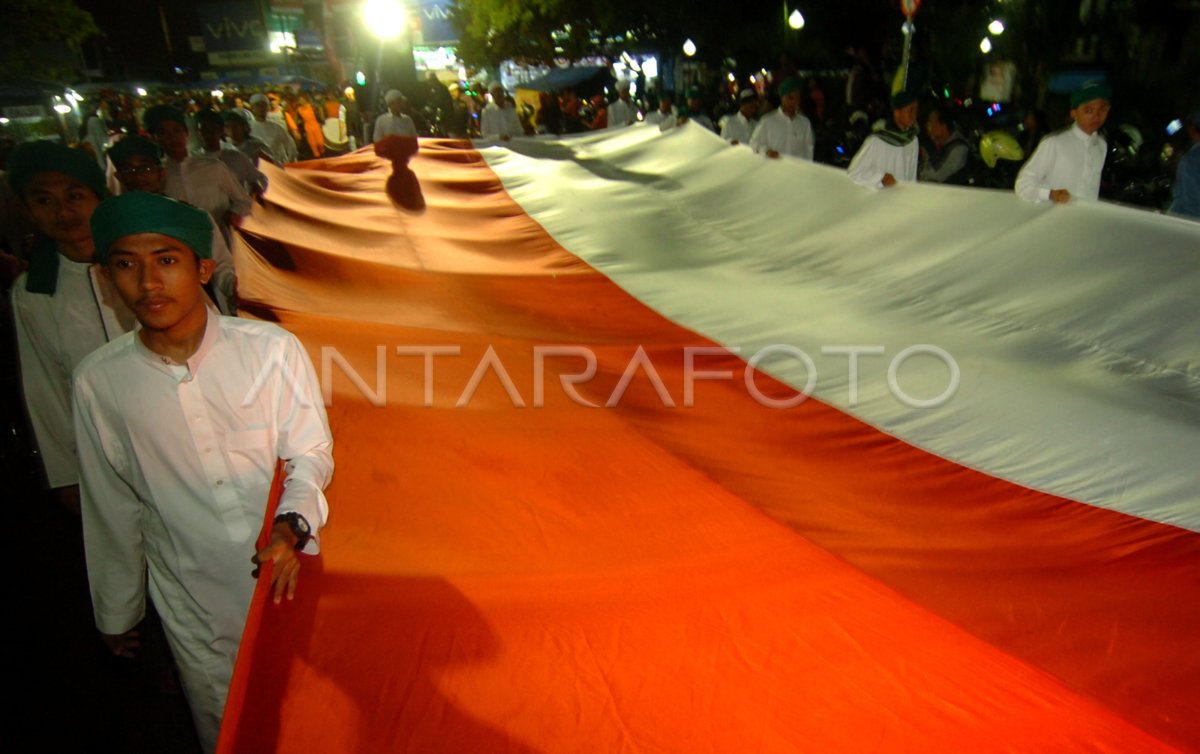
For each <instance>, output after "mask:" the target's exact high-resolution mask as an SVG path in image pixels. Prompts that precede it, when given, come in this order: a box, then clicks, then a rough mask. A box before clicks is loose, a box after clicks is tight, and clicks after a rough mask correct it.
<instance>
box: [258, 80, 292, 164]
mask: <svg viewBox="0 0 1200 754" xmlns="http://www.w3.org/2000/svg"><path fill="white" fill-rule="evenodd" d="M250 111H251V112H252V113H254V122H253V123H251V124H250V134H251V135H252V136H255V137H256V138H258V139H260V140H261V141H262V143H264V144H266V145H267V148H268V149H270V150H271V154H272V155H274V156H275V158H276V159H277V160H278V161H280V162H282V163H288V162H295V161H296V141H295V139H293V138H292V137H291V136H290V135H289V134H288V131H287V128H286V127H284V126H282V125H280V124H279V123H276V122H275V121H274V120H271V119H270V118H268V117H267V116H268V114H269V113H270V112H271V100H269V99H267V95H265V94H262V93H261V92H260V93H257V94H254V95H252V96H251V97H250Z"/></svg>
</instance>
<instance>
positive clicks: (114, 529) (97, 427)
mask: <svg viewBox="0 0 1200 754" xmlns="http://www.w3.org/2000/svg"><path fill="white" fill-rule="evenodd" d="M75 432H76V436H77V439H78V443H79V467H80V475H81V480H82V492H83V495H82V499H83V534H84V545H85V549H86V554H87V564H88V577H89V580H90V582H91V591H92V602H93V606H94V609H95V616H96V625H97V627H98V628H99V629H100V631H101V632H103V633H106V634H120V633H124V632H125V631H127V630H129V629H130V628H132V627H133V626H134V625H136V624H137V623H138V622H139V621H140V620H141V619H142V617H143V615H144V609H145V584H146V571H147V568H148V569H149V573H150V578H149V588H150V593H151V596H152V597H153V599H154V604H155V607H156V608H157V609H158V612H159V614H160V616H161V617H162V620H163V625H164V627H165V628H166V633H167V638H168V640H169V642H170V645H171V650H172V653H173V654H174V656H175V660H176V662H177V664H178V665H179V670H180V678H181V680H182V682H183V687H184V691H185V693H186V695H187V698H188V704H189V705H190V706H191V708H192V716H193V719H194V720H195V723H196V728H197V731H198V732H199V734H200V739H201V743H202V744H203V746H204V748H205V750H206V751H212V750H213V749H214V748H215V746H216V741H217V734H218V732H219V730H220V721H221V715H222V712H223V710H224V704H225V696H226V693H227V692H228V688H229V681H230V679H231V677H232V673H233V662H234V658H235V657H236V655H237V648H238V644H239V642H240V641H241V635H242V628H243V626H244V624H245V621H246V614H247V612H248V610H249V606H250V598H251V596H252V594H253V592H254V585H255V581H254V579H253V578H252V577H251V575H250V572H251V568H252V566H251V563H250V557H251V556H252V555H253V554H254V552H255V538H256V537H257V535H258V533H259V530H260V529H261V527H262V525H263V518H264V516H265V508H266V503H267V497H268V493H269V490H270V486H271V480H272V476H273V474H274V470H275V465H276V459H277V458H282V459H284V460H285V466H284V469H285V473H286V475H287V476H286V480H285V483H284V484H285V490H284V493H283V496H282V498H281V499H280V501H279V506H278V509H277V513H281V512H286V511H296V512H298V513H300V514H301V515H302V516H304V518H305V519H307V520H308V522H309V523H310V525H311V526H312V528H313V530H314V531H316V530H317V529H319V528H320V526H321V525H323V524H324V523H325V519H326V515H327V513H328V506H327V503H326V500H325V496H324V494H323V492H322V490H323V489H324V488H325V486H326V485H327V484H328V483H329V480H330V477H331V475H332V473H333V457H332V455H331V451H332V448H333V440H332V437H331V435H330V432H329V425H328V421H327V419H326V416H325V409H324V406H323V404H322V398H321V388H320V385H319V384H318V382H317V376H316V373H315V371H314V370H313V366H312V363H311V362H310V361H309V359H308V356H307V354H306V353H305V352H304V349H303V347H302V346H301V345H300V343H299V341H297V340H296V338H295V337H294V336H292V335H291V334H290V333H287V332H285V331H284V330H282V329H280V328H279V327H276V326H275V325H272V324H270V323H266V322H252V321H247V320H240V319H233V318H229V317H219V316H216V315H212V314H210V315H209V318H208V325H207V328H206V330H205V334H204V339H203V341H202V342H201V344H200V347H199V348H198V349H197V351H196V353H195V354H194V355H193V356H192V357H191V358H190V359H189V360H188V361H187V363H186V364H184V365H175V364H172V363H171V362H170V361H169V360H167V359H165V358H164V357H162V356H159V355H158V354H155V353H153V352H152V351H150V350H149V349H148V348H146V346H145V345H143V343H142V341H141V339H140V338H139V337H138V335H137V333H128V334H127V335H125V336H123V337H121V338H119V339H118V340H116V341H113V342H112V343H110V344H108V345H107V346H105V347H103V348H101V349H100V350H98V351H96V352H94V353H93V354H92V355H91V356H89V357H88V358H87V359H85V360H84V361H83V363H82V364H80V366H79V368H78V369H77V370H76V375H75ZM318 544H319V543H318V542H317V540H315V539H314V540H313V541H312V542H310V543H309V545H308V547H307V548H306V552H310V553H315V552H316V551H317V548H318Z"/></svg>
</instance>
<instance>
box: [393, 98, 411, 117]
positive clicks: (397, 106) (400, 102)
mask: <svg viewBox="0 0 1200 754" xmlns="http://www.w3.org/2000/svg"><path fill="white" fill-rule="evenodd" d="M407 109H408V102H407V101H406V100H405V99H404V98H403V97H398V98H396V99H394V100H392V101H391V102H389V103H388V110H390V111H391V112H392V115H403V114H404V111H405V110H407Z"/></svg>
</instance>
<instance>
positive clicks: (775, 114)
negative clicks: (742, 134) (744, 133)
mask: <svg viewBox="0 0 1200 754" xmlns="http://www.w3.org/2000/svg"><path fill="white" fill-rule="evenodd" d="M815 143H816V138H815V137H814V136H813V130H812V123H809V122H808V118H806V117H804V116H803V115H801V114H800V113H796V116H795V117H794V118H789V117H787V115H786V114H784V112H783V108H778V107H777V108H775V109H774V110H772V111H771V112H769V113H767V114H766V115H764V116H763V117H762V118H761V119H760V120H759V121H758V125H757V126H756V127H755V128H754V134H753V135H752V136H751V137H750V148H751V149H753V150H754V151H755V152H757V153H759V154H766V153H767V152H768V151H769V150H774V151H776V152H778V153H779V154H781V155H784V154H786V155H791V156H792V157H799V158H800V159H802V160H809V161H811V160H812V158H813V146H814V145H815Z"/></svg>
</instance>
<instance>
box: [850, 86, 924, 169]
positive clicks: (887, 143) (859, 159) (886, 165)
mask: <svg viewBox="0 0 1200 754" xmlns="http://www.w3.org/2000/svg"><path fill="white" fill-rule="evenodd" d="M919 109H920V105H919V103H918V102H917V95H916V94H915V93H914V92H909V91H899V92H896V93H895V94H893V95H892V120H891V122H889V123H888V124H886V125H885V126H884V127H883V128H882V129H880V130H879V131H876V132H875V133H873V134H871V135H870V136H868V137H867V138H866V141H864V142H863V144H862V146H861V147H859V149H858V152H857V153H856V154H855V155H854V159H852V160H851V161H850V168H849V170H848V171H847V172H848V174H849V176H850V180H852V181H854V182H855V183H857V184H858V185H860V186H866V187H867V188H872V189H881V188H888V187H890V186H895V185H896V184H897V183H898V182H900V181H905V182H910V183H911V182H913V181H915V180H917V167H918V164H919V163H920V155H921V146H920V144H919V143H918V141H917V131H918V129H917V114H918V111H919Z"/></svg>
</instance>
